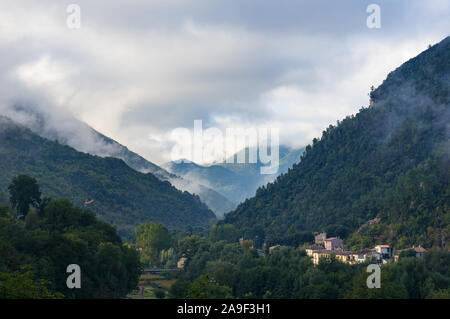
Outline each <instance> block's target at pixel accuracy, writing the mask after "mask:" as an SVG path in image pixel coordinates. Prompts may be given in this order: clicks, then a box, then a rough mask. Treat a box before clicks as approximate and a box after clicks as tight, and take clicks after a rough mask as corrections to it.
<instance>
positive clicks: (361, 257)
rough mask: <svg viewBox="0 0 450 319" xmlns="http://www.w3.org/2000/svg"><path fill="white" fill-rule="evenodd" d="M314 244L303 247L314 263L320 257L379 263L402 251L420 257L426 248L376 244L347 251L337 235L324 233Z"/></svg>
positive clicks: (351, 262) (393, 257)
mask: <svg viewBox="0 0 450 319" xmlns="http://www.w3.org/2000/svg"><path fill="white" fill-rule="evenodd" d="M314 242H315V244H314V245H312V246H307V247H305V251H306V254H307V255H308V256H310V257H311V258H312V260H313V263H314V264H315V265H317V264H319V260H320V258H331V256H335V258H336V259H338V260H340V261H342V262H344V263H347V264H357V263H363V262H366V261H369V260H374V261H376V262H377V263H379V264H385V263H389V262H391V261H397V260H398V258H399V255H400V253H401V252H402V251H406V250H414V251H415V253H416V257H418V258H419V257H422V256H423V254H424V253H425V252H426V250H425V249H424V248H423V247H420V246H419V247H412V248H410V249H404V250H398V251H395V253H394V251H393V249H392V248H391V247H390V246H389V245H377V246H375V247H374V248H372V249H363V250H359V251H349V250H344V249H343V244H344V242H343V240H342V239H340V238H339V237H331V238H327V234H326V233H321V234H319V235H317V236H315V238H314Z"/></svg>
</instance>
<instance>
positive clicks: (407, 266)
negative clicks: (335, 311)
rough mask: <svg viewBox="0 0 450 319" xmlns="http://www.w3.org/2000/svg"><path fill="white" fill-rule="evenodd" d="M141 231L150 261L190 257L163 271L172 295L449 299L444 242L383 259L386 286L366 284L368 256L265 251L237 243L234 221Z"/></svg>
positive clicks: (159, 262) (449, 271)
mask: <svg viewBox="0 0 450 319" xmlns="http://www.w3.org/2000/svg"><path fill="white" fill-rule="evenodd" d="M137 232H138V235H137V236H136V237H137V238H139V244H140V245H141V247H142V248H143V252H142V253H141V258H143V259H144V260H145V261H146V262H147V263H148V265H152V266H163V265H164V264H166V265H169V263H171V261H170V260H171V259H172V260H175V258H185V263H184V267H183V269H182V270H181V271H180V272H178V273H172V274H166V276H167V278H168V279H172V280H173V279H176V282H175V283H174V284H173V285H172V286H171V288H170V290H169V298H179V299H184V298H194V299H196V298H267V299H271V298H306V299H309V298H450V289H449V287H450V268H449V266H448V265H449V264H450V254H449V253H448V252H447V251H444V250H441V249H439V248H435V249H432V250H431V251H429V252H427V253H426V254H425V255H424V257H423V258H416V256H415V254H413V255H408V254H403V255H401V257H400V259H399V261H398V262H396V263H390V264H387V265H383V266H382V269H381V288H379V289H368V288H367V283H366V282H367V278H368V276H369V274H368V273H367V265H368V264H369V263H370V260H368V261H367V263H362V264H357V265H349V264H344V263H341V262H340V261H338V260H336V259H334V258H333V257H332V258H330V259H322V260H321V261H320V263H319V265H317V266H314V265H313V262H312V260H311V258H310V257H309V256H307V255H306V253H305V251H304V250H302V249H299V248H296V247H284V248H278V249H275V250H273V251H272V252H270V253H269V252H268V251H266V252H265V255H262V252H261V251H258V250H256V249H255V248H254V247H253V242H252V241H251V240H244V241H242V242H241V243H240V242H239V241H238V231H237V229H236V228H235V227H234V226H233V225H229V224H225V225H221V226H214V227H212V228H211V230H210V234H209V236H206V237H201V236H198V235H188V234H181V233H178V234H169V233H168V231H167V229H165V228H164V226H162V225H157V224H147V225H143V226H142V227H140V228H139V229H138V230H137ZM151 256H153V257H151ZM158 256H159V258H158ZM149 257H151V258H150V259H149Z"/></svg>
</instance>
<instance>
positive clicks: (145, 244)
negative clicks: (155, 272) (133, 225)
mask: <svg viewBox="0 0 450 319" xmlns="http://www.w3.org/2000/svg"><path fill="white" fill-rule="evenodd" d="M136 244H137V245H139V246H141V247H142V255H141V259H142V262H144V263H146V264H150V265H155V266H156V265H158V263H159V261H160V258H159V257H160V252H161V251H162V250H163V249H167V248H169V247H170V244H171V237H170V234H169V231H168V229H167V228H166V227H165V226H164V225H162V224H155V223H151V222H150V223H146V224H141V225H139V226H138V228H137V229H136Z"/></svg>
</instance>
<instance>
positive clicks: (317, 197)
mask: <svg viewBox="0 0 450 319" xmlns="http://www.w3.org/2000/svg"><path fill="white" fill-rule="evenodd" d="M449 88H450V37H447V38H446V39H444V40H443V41H441V42H440V43H438V44H436V45H434V46H432V47H430V48H429V49H428V50H426V51H424V52H422V53H421V54H420V55H418V56H417V57H415V58H413V59H411V60H409V61H407V62H405V63H404V64H403V65H401V66H400V67H399V68H397V69H396V70H394V71H393V72H391V73H390V74H389V75H388V76H387V78H386V80H385V81H384V82H383V83H382V84H381V85H380V86H379V87H378V88H376V89H374V90H372V91H371V92H370V98H371V101H370V106H369V107H366V108H364V107H363V108H362V109H360V111H359V112H358V113H357V114H356V115H351V116H347V117H346V118H345V119H343V120H342V121H338V123H337V125H330V126H329V127H328V128H326V129H325V130H324V131H323V133H322V136H321V138H315V139H314V140H313V141H312V144H311V145H308V146H307V147H306V151H305V153H304V154H303V155H302V158H301V161H300V162H299V163H298V164H295V165H294V166H293V168H292V169H291V170H289V172H287V173H286V174H283V175H281V176H279V177H277V179H276V180H275V181H274V182H273V183H269V184H267V185H266V186H262V187H260V188H259V189H258V190H257V192H256V196H254V197H252V198H250V199H247V200H246V201H244V202H243V203H241V204H240V205H239V206H238V207H237V209H236V210H235V211H233V212H231V213H229V214H227V215H226V216H225V219H224V220H223V221H221V222H220V223H221V224H225V223H228V224H233V225H234V226H236V228H237V229H239V232H240V233H241V234H242V235H243V236H244V237H246V238H252V239H253V238H256V236H258V238H260V239H261V238H263V239H266V240H267V239H271V238H272V239H273V238H282V237H283V236H288V235H289V236H291V235H295V234H299V233H302V232H309V233H312V232H320V231H327V232H328V234H329V235H331V236H333V235H335V236H341V237H343V238H347V239H348V241H347V243H348V244H349V245H351V246H352V247H354V248H358V247H359V248H363V247H369V246H370V245H372V244H375V243H390V244H392V245H396V247H398V248H402V247H408V246H409V247H410V246H412V245H423V246H425V247H431V246H435V245H436V246H441V247H445V246H446V242H448V236H449V232H450V226H449V225H450V223H449V222H450V188H449V184H450V175H449V174H450V173H449V172H450V165H449V162H450V161H449V150H450V127H449V122H450V105H449V104H450V103H449V102H450V95H449ZM376 217H378V218H379V220H380V222H379V223H376V224H373V225H371V226H370V227H364V228H363V230H361V231H359V232H356V231H357V230H358V229H359V228H360V227H361V226H363V225H365V224H366V223H367V222H368V221H369V220H372V219H375V218H376Z"/></svg>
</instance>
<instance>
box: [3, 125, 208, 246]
mask: <svg viewBox="0 0 450 319" xmlns="http://www.w3.org/2000/svg"><path fill="white" fill-rule="evenodd" d="M0 158H1V161H0V192H3V193H5V194H6V193H7V191H6V188H7V186H8V184H9V183H10V182H11V180H12V179H13V178H14V177H15V176H16V175H19V174H26V175H30V176H32V177H34V178H36V179H37V180H38V181H39V183H40V185H41V187H42V192H43V194H44V195H45V196H51V197H53V198H68V199H69V200H71V201H72V202H73V203H74V204H75V205H78V206H82V205H83V204H84V202H85V200H86V199H88V200H94V202H93V203H92V204H91V205H89V208H90V209H92V210H93V211H95V212H96V213H97V214H98V215H99V217H100V218H101V219H102V220H104V221H106V222H108V223H110V224H112V225H114V226H116V227H117V229H118V232H119V234H120V235H121V236H124V237H128V236H132V235H133V233H134V228H135V227H136V226H137V225H138V224H139V223H142V222H148V221H154V222H160V223H163V224H165V225H166V226H167V227H169V228H171V229H174V228H186V227H187V226H191V227H207V226H208V225H210V224H211V223H212V222H214V220H215V216H214V213H213V212H212V211H210V210H209V209H208V207H207V206H206V205H204V204H203V203H202V202H201V201H200V199H199V197H198V196H193V195H191V194H189V193H187V192H181V191H179V190H177V189H176V188H174V187H173V186H172V185H171V184H170V183H169V182H162V181H160V180H159V179H158V178H156V177H155V176H154V175H152V174H150V173H149V174H143V173H140V172H137V171H135V170H133V169H131V168H130V167H129V166H127V165H126V164H125V163H124V162H123V161H122V160H119V159H115V158H108V157H106V158H102V157H98V156H92V155H89V154H86V153H81V152H77V151H76V150H74V149H73V148H71V147H69V146H66V145H61V144H59V143H58V142H53V141H50V140H47V139H44V138H42V137H40V136H38V135H36V134H34V133H33V132H31V131H30V130H29V129H27V128H25V127H23V126H20V125H18V124H16V123H14V122H12V121H11V120H9V119H7V118H5V117H0Z"/></svg>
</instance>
